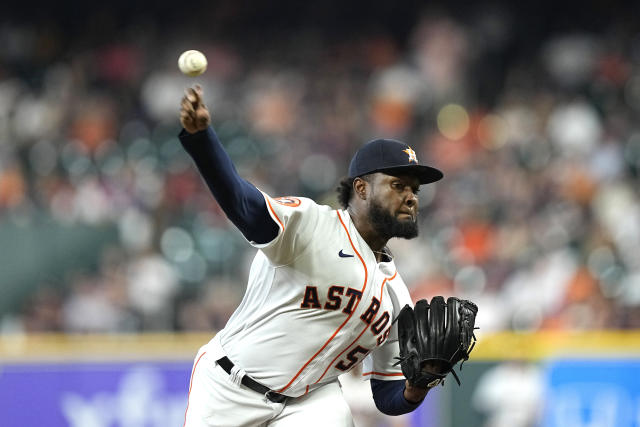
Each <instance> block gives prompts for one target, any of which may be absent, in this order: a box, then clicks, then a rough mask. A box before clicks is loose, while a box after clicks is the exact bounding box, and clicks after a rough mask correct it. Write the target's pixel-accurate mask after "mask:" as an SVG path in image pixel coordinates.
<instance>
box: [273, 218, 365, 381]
mask: <svg viewBox="0 0 640 427" xmlns="http://www.w3.org/2000/svg"><path fill="white" fill-rule="evenodd" d="M336 214H337V215H338V220H339V221H340V223H341V224H342V228H344V231H346V233H347V238H348V239H349V243H350V244H351V247H352V248H353V251H354V252H355V254H356V255H358V258H359V259H360V262H361V263H362V266H363V267H364V285H363V286H362V289H361V290H360V292H361V293H362V294H364V290H365V289H366V288H367V280H368V279H369V273H368V271H367V264H365V262H364V259H362V256H361V255H360V252H358V250H357V249H356V246H355V245H354V244H353V241H352V240H351V236H350V235H349V230H347V227H346V226H345V225H344V222H343V221H342V218H341V217H340V212H338V211H336ZM361 300H362V297H361V298H360V299H359V300H358V301H356V304H355V306H354V307H353V310H352V311H351V314H349V316H347V318H346V319H345V321H344V322H342V324H341V325H340V326H338V329H336V330H335V332H334V333H333V335H331V337H330V338H329V339H328V340H327V342H325V343H324V345H323V346H322V347H320V350H318V351H316V353H315V354H314V355H313V356H311V359H309V360H307V363H305V364H304V365H302V368H300V370H299V371H298V373H297V374H295V375H294V377H293V378H291V380H290V381H289V383H287V385H285V386H284V387H283V388H281V389H280V390H278V393H282V392H283V391H285V390H286V389H288V388H289V387H290V386H291V384H293V382H294V381H295V379H296V378H298V376H299V375H300V374H301V373H302V371H304V370H305V368H306V367H307V366H308V365H309V363H311V361H312V360H313V359H315V358H316V357H317V356H318V354H320V352H321V351H322V350H324V349H325V347H326V346H327V345H329V343H330V342H331V341H332V340H333V339H334V338H335V337H336V335H338V332H340V329H342V327H343V326H344V325H346V324H347V322H348V321H349V319H351V316H353V313H355V312H356V308H358V304H360V301H361Z"/></svg>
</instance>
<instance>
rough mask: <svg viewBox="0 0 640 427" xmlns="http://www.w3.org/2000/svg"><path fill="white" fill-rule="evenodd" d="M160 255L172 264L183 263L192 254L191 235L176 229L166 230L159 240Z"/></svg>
mask: <svg viewBox="0 0 640 427" xmlns="http://www.w3.org/2000/svg"><path fill="white" fill-rule="evenodd" d="M160 247H161V248H162V253H163V254H164V256H165V257H167V258H168V259H169V260H171V261H174V262H178V263H179V262H185V261H186V260H188V259H189V257H191V255H192V254H193V249H194V243H193V239H192V238H191V235H189V233H187V232H186V231H185V230H184V229H182V228H178V227H170V228H167V229H166V230H165V231H164V233H162V238H161V240H160Z"/></svg>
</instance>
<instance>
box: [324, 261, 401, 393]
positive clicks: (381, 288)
mask: <svg viewBox="0 0 640 427" xmlns="http://www.w3.org/2000/svg"><path fill="white" fill-rule="evenodd" d="M396 274H398V271H397V270H396V272H395V273H394V274H393V276H391V277H387V278H385V279H384V280H383V281H382V286H380V304H382V293H383V292H384V285H385V283H387V280H393V279H394V278H395V277H396ZM354 311H355V308H354ZM371 323H373V319H371ZM371 323H370V324H368V325H364V329H363V330H362V332H360V335H358V336H357V337H356V339H354V340H353V341H351V344H349V345H348V346H346V347H345V348H344V350H342V351H341V352H340V354H338V355H337V356H336V357H334V358H333V360H332V361H331V363H329V364H328V365H327V367H326V368H325V370H324V372H323V373H322V375H320V378H318V380H317V381H316V382H315V383H314V384H317V383H318V382H319V381H320V380H321V379H322V378H324V376H325V375H326V374H327V371H328V370H329V368H330V367H332V366H333V364H334V363H336V360H338V358H339V357H340V356H342V355H343V354H344V352H345V351H347V350H348V349H349V348H351V346H352V345H354V344H355V343H356V342H357V341H358V340H359V339H360V337H361V336H362V334H364V333H365V331H366V330H367V329H369V326H370V325H371Z"/></svg>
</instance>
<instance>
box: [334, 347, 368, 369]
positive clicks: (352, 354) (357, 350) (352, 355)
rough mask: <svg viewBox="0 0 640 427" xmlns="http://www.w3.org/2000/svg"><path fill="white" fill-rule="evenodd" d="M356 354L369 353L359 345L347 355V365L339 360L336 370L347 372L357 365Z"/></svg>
mask: <svg viewBox="0 0 640 427" xmlns="http://www.w3.org/2000/svg"><path fill="white" fill-rule="evenodd" d="M358 353H362V354H367V353H369V350H368V349H366V348H364V347H361V346H359V345H358V346H356V348H354V349H353V350H351V351H350V352H349V353H347V360H348V361H349V363H346V364H345V363H344V360H341V361H339V362H338V363H337V364H336V368H338V369H340V370H341V371H348V370H349V369H351V367H352V366H353V365H355V364H356V363H358V356H357V354H358Z"/></svg>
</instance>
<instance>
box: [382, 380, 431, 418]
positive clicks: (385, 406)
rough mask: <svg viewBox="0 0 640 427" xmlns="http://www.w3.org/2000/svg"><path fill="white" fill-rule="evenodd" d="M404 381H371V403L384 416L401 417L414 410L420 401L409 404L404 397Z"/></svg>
mask: <svg viewBox="0 0 640 427" xmlns="http://www.w3.org/2000/svg"><path fill="white" fill-rule="evenodd" d="M404 387H405V380H393V381H382V380H376V379H374V378H372V379H371V392H372V393H373V401H374V402H375V403H376V407H377V408H378V410H379V411H380V412H382V413H383V414H386V415H402V414H407V413H409V412H412V411H413V410H415V409H416V408H417V407H418V406H420V404H421V403H422V401H420V402H418V403H411V402H409V401H408V400H407V399H405V397H404Z"/></svg>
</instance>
